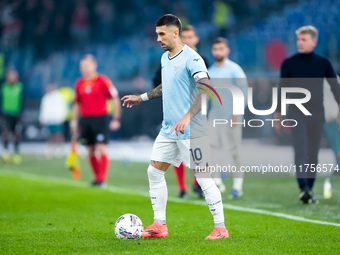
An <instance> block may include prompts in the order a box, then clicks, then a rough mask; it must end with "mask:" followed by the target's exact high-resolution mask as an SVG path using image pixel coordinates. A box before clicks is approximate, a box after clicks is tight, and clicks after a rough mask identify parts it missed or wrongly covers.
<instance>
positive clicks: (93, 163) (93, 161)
mask: <svg viewBox="0 0 340 255" xmlns="http://www.w3.org/2000/svg"><path fill="white" fill-rule="evenodd" d="M89 162H90V165H91V168H92V171H93V174H94V177H95V180H96V181H98V173H99V162H98V160H97V158H96V156H95V155H89Z"/></svg>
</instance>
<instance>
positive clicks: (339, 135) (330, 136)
mask: <svg viewBox="0 0 340 255" xmlns="http://www.w3.org/2000/svg"><path fill="white" fill-rule="evenodd" d="M323 93H324V98H325V100H324V101H323V105H324V107H325V120H326V122H325V124H324V126H323V131H324V134H325V137H326V140H327V144H328V147H329V148H330V149H331V150H332V151H333V153H334V155H335V158H336V165H337V166H336V165H335V166H334V167H333V169H335V168H336V167H337V168H339V167H340V131H339V123H338V122H337V117H338V115H339V107H338V103H337V102H336V100H335V99H334V96H333V94H332V91H331V87H330V86H329V84H328V82H327V81H326V80H325V81H324V89H323ZM333 173H339V171H338V170H334V171H333ZM323 196H324V198H325V199H330V198H331V197H332V185H331V180H330V178H329V177H328V178H325V181H324V185H323Z"/></svg>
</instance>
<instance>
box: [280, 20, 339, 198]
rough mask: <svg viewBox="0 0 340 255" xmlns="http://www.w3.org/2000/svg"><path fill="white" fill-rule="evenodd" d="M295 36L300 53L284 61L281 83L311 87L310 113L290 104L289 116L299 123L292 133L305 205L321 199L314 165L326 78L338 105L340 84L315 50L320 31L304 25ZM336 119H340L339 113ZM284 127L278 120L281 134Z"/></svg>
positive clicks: (292, 96) (320, 130)
mask: <svg viewBox="0 0 340 255" xmlns="http://www.w3.org/2000/svg"><path fill="white" fill-rule="evenodd" d="M296 35H297V48H298V51H299V53H297V54H295V55H294V56H292V57H290V58H288V59H286V60H285V61H284V62H283V63H282V66H281V83H280V86H281V87H302V88H305V89H307V90H309V92H310V94H311V98H310V100H309V101H308V102H307V103H305V104H304V107H305V108H306V109H307V110H308V111H309V113H310V114H311V115H304V114H303V113H302V112H301V111H300V109H298V108H297V107H295V105H289V118H290V119H294V120H296V121H297V123H298V124H297V126H295V127H293V128H292V135H293V144H294V152H295V165H296V168H297V172H296V177H297V181H298V185H299V188H300V195H299V199H300V200H301V202H302V203H304V204H310V203H313V204H316V203H318V200H317V199H316V198H315V197H314V195H313V186H314V181H315V177H316V171H315V169H314V170H313V169H312V168H313V165H314V167H315V168H317V163H318V153H319V148H320V140H321V134H322V129H323V126H324V122H325V113H324V106H323V80H324V78H326V79H327V81H328V83H329V85H330V86H331V90H332V92H333V95H334V98H335V100H336V101H337V104H338V107H340V87H339V83H338V82H337V75H336V73H335V71H334V69H333V67H332V64H331V63H330V61H329V60H328V59H326V58H324V57H322V56H320V55H318V54H316V53H315V52H314V49H315V47H316V45H317V40H318V30H317V29H316V28H315V27H313V26H303V27H300V28H299V29H298V30H296ZM292 78H295V79H292ZM296 78H299V79H296ZM306 78H313V79H306ZM280 90H281V88H280V89H279V91H280ZM290 98H301V94H297V95H296V94H292V95H290ZM278 99H279V102H278V107H277V109H276V113H275V119H280V120H281V107H280V106H281V100H280V99H281V95H280V93H279V97H278ZM337 119H338V121H339V120H340V114H338V117H337ZM281 128H282V127H281V125H280V122H279V121H276V122H275V130H276V132H277V133H278V134H281ZM300 166H301V167H300Z"/></svg>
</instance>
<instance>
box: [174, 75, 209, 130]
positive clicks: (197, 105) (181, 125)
mask: <svg viewBox="0 0 340 255" xmlns="http://www.w3.org/2000/svg"><path fill="white" fill-rule="evenodd" d="M194 79H195V82H196V86H197V87H198V88H202V89H203V88H204V87H206V85H208V86H210V83H209V76H208V73H206V72H199V73H197V74H196V75H195V76H194ZM202 95H206V96H205V98H206V100H207V102H208V101H209V99H210V96H208V94H207V93H206V92H205V91H204V90H201V89H200V90H199V93H198V95H197V98H196V100H195V102H194V103H193V105H192V106H191V108H190V110H189V111H188V112H187V113H186V114H185V115H184V117H183V118H182V119H180V120H179V121H178V122H177V123H176V125H175V126H174V127H173V128H172V130H171V133H172V132H174V131H176V135H177V136H178V132H181V133H182V134H184V132H185V129H186V128H187V126H188V125H189V123H190V121H191V120H192V119H193V118H194V117H195V116H196V115H197V114H198V113H199V112H200V111H201V109H202Z"/></svg>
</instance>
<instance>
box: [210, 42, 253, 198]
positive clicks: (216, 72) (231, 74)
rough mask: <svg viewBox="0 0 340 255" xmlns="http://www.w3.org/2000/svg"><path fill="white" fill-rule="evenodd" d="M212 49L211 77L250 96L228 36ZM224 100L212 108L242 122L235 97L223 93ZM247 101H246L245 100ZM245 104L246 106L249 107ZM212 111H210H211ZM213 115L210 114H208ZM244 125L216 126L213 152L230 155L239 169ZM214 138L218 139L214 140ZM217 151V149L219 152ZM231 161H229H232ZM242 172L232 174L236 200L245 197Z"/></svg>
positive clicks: (218, 184)
mask: <svg viewBox="0 0 340 255" xmlns="http://www.w3.org/2000/svg"><path fill="white" fill-rule="evenodd" d="M211 52H212V54H213V56H214V58H215V63H214V64H213V65H212V66H211V67H210V68H209V69H208V72H209V75H210V77H211V78H225V79H227V81H228V82H231V83H232V84H233V85H235V86H237V87H239V88H240V89H241V90H242V92H243V95H244V97H245V98H247V93H248V83H247V77H246V75H245V73H244V71H243V70H242V68H241V67H240V66H239V65H238V64H236V63H235V62H233V61H231V60H230V59H228V56H229V53H230V48H229V43H228V41H227V39H225V38H222V37H218V38H216V39H215V40H214V42H213V45H212V49H211ZM220 94H221V97H223V98H222V102H223V106H222V108H213V107H210V109H211V110H217V111H219V113H220V114H223V119H232V121H233V123H235V122H238V123H240V122H242V121H243V117H240V116H233V115H232V107H233V105H232V102H233V99H232V97H231V94H226V93H220ZM245 101H247V100H245ZM246 106H247V105H246V103H245V107H246ZM209 112H210V111H209ZM209 115H210V114H208V116H209ZM242 127H243V126H242V125H233V126H232V127H230V126H229V125H223V126H221V127H218V128H215V129H214V136H216V138H217V139H212V143H211V146H212V151H215V152H214V153H212V154H213V155H218V152H222V153H223V155H221V158H229V155H231V159H230V160H231V161H232V165H235V166H236V168H237V169H240V167H241V162H240V146H241V141H242ZM214 140H216V141H215V142H214ZM216 150H217V151H216ZM229 163H230V162H229ZM216 174H218V175H219V176H217V178H215V176H214V180H215V182H216V184H217V186H218V187H219V188H220V190H221V192H223V189H224V190H225V187H224V184H223V182H222V180H221V177H220V173H216ZM243 175H244V174H243V173H241V172H240V173H234V174H233V189H232V191H231V194H230V196H229V197H230V198H232V199H236V198H239V197H241V196H242V194H243V192H242V187H243Z"/></svg>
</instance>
